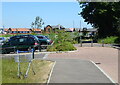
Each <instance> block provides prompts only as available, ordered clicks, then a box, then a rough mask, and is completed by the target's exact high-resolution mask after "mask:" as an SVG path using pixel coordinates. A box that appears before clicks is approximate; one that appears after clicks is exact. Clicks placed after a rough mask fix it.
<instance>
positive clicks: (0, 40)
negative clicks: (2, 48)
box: [0, 37, 6, 45]
mask: <svg viewBox="0 0 120 85" xmlns="http://www.w3.org/2000/svg"><path fill="white" fill-rule="evenodd" d="M5 41H6V39H5V38H4V37H0V45H2V44H3V43H4V42H5Z"/></svg>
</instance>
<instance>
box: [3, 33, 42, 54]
mask: <svg viewBox="0 0 120 85" xmlns="http://www.w3.org/2000/svg"><path fill="white" fill-rule="evenodd" d="M39 45H40V43H39V40H38V38H37V37H36V36H34V35H17V36H13V37H10V39H9V40H8V42H6V43H4V44H3V45H2V53H10V52H15V51H16V50H28V49H29V48H35V49H37V48H38V47H39Z"/></svg>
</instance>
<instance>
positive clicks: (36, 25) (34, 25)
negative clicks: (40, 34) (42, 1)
mask: <svg viewBox="0 0 120 85" xmlns="http://www.w3.org/2000/svg"><path fill="white" fill-rule="evenodd" d="M42 25H44V22H43V19H42V18H40V17H39V16H37V17H36V18H35V21H34V22H32V23H31V28H33V29H34V28H37V29H39V28H41V27H42Z"/></svg>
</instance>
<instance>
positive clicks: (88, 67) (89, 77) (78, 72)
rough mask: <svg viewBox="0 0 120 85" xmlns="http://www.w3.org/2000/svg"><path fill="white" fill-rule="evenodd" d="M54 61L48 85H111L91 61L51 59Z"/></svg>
mask: <svg viewBox="0 0 120 85" xmlns="http://www.w3.org/2000/svg"><path fill="white" fill-rule="evenodd" d="M52 60H55V61H56V65H55V67H54V70H53V73H52V76H51V80H50V82H49V83H112V81H111V80H110V79H109V78H107V77H106V75H104V74H103V73H102V72H101V71H100V70H99V69H98V68H97V67H96V66H95V65H94V64H93V63H92V62H91V61H87V60H81V59H52Z"/></svg>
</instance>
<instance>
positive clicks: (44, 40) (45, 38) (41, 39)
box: [37, 35, 53, 45]
mask: <svg viewBox="0 0 120 85" xmlns="http://www.w3.org/2000/svg"><path fill="white" fill-rule="evenodd" d="M37 37H38V39H39V42H40V44H41V45H51V44H52V43H53V41H52V40H51V39H50V38H48V36H44V35H37Z"/></svg>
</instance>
